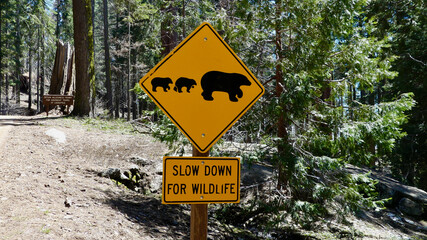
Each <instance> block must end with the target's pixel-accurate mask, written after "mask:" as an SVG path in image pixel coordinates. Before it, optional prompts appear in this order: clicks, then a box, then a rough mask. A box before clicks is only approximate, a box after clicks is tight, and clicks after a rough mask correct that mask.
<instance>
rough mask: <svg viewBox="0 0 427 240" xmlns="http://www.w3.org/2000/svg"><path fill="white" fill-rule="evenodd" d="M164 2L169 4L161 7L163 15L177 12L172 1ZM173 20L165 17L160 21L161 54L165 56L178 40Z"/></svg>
mask: <svg viewBox="0 0 427 240" xmlns="http://www.w3.org/2000/svg"><path fill="white" fill-rule="evenodd" d="M166 4H169V5H168V6H166V7H162V8H161V12H163V13H164V14H165V15H166V14H167V13H169V12H170V13H171V14H172V15H175V14H176V12H177V8H176V7H174V6H173V1H170V2H168V3H166ZM174 23H175V22H174V20H172V19H167V18H166V20H164V21H163V22H162V23H161V33H160V34H161V36H160V37H161V41H162V47H163V51H162V56H163V57H165V56H166V55H167V54H168V53H169V52H170V51H172V50H173V49H174V47H175V46H176V45H177V42H178V33H177V32H176V31H175V30H174V29H175V28H174Z"/></svg>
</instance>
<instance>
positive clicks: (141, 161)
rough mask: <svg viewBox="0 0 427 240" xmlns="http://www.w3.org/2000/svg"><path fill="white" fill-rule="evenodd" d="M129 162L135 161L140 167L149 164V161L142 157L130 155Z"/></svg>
mask: <svg viewBox="0 0 427 240" xmlns="http://www.w3.org/2000/svg"><path fill="white" fill-rule="evenodd" d="M129 162H132V163H135V164H137V165H139V166H141V167H144V166H146V165H149V164H151V161H150V160H148V159H145V158H142V157H138V156H137V157H131V158H130V159H129Z"/></svg>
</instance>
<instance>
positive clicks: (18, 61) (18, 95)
mask: <svg viewBox="0 0 427 240" xmlns="http://www.w3.org/2000/svg"><path fill="white" fill-rule="evenodd" d="M20 6H21V3H20V1H17V2H16V23H15V24H16V28H15V31H16V35H15V49H16V56H15V71H16V72H15V75H16V76H15V94H16V103H17V104H19V103H20V102H21V81H20V77H21V67H22V66H21V55H22V49H21V23H20V11H19V10H20V9H19V8H20Z"/></svg>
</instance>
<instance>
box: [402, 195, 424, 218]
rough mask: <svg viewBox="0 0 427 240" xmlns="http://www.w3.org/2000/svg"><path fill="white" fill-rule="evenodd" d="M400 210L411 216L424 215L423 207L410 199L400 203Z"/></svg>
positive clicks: (403, 199)
mask: <svg viewBox="0 0 427 240" xmlns="http://www.w3.org/2000/svg"><path fill="white" fill-rule="evenodd" d="M399 210H400V211H401V212H402V213H404V214H406V215H409V216H416V217H419V216H421V215H423V206H422V205H421V204H419V203H417V202H414V201H412V200H411V199H409V198H402V199H401V200H400V201H399Z"/></svg>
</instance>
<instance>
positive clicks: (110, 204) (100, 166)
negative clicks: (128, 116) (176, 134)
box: [0, 115, 189, 240]
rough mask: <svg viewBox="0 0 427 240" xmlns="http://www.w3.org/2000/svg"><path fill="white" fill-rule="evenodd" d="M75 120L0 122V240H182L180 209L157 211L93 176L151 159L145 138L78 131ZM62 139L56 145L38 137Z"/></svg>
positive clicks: (153, 150) (154, 150)
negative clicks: (133, 159) (135, 158)
mask: <svg viewBox="0 0 427 240" xmlns="http://www.w3.org/2000/svg"><path fill="white" fill-rule="evenodd" d="M75 122H76V120H66V119H65V120H61V119H56V120H53V119H47V118H45V117H44V115H41V117H8V118H5V117H3V116H1V117H0V143H1V144H0V239H1V240H3V239H181V238H187V236H188V233H187V228H188V226H189V225H188V224H189V217H188V207H185V206H165V205H161V202H160V198H159V195H158V194H157V195H156V194H155V193H154V194H149V195H142V194H136V193H134V192H132V191H130V190H127V189H124V188H120V187H118V186H116V185H115V184H114V183H113V182H112V181H111V180H110V179H107V178H101V177H99V176H97V173H98V172H100V171H102V170H104V169H107V168H110V167H114V168H125V167H127V166H129V165H130V164H131V163H130V162H129V158H130V157H131V156H140V157H143V158H147V159H158V160H159V161H161V160H160V159H161V156H162V155H164V153H165V151H166V148H165V147H164V146H163V145H161V144H159V143H156V142H154V141H153V139H151V138H149V137H147V136H135V135H127V134H117V133H115V134H112V133H106V132H105V131H99V130H93V129H84V128H81V126H79V125H76V123H75ZM52 129H53V131H54V132H56V133H58V132H59V133H61V132H62V133H63V134H64V135H65V137H66V139H65V142H64V143H61V142H58V141H57V140H56V139H55V138H54V137H51V136H48V135H47V134H46V132H47V131H48V130H51V131H52Z"/></svg>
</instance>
